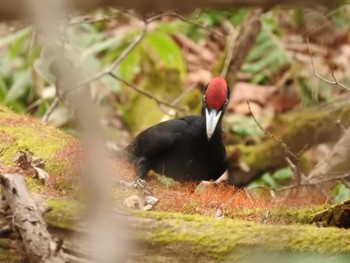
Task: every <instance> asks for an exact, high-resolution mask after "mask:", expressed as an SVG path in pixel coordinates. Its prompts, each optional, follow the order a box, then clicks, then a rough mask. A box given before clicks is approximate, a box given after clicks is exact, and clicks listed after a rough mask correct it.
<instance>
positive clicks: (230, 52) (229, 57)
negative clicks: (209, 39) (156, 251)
mask: <svg viewBox="0 0 350 263" xmlns="http://www.w3.org/2000/svg"><path fill="white" fill-rule="evenodd" d="M240 30H241V27H240V26H237V27H236V28H234V29H233V32H232V34H231V37H230V39H229V40H228V41H229V43H230V46H229V48H228V52H227V57H226V60H225V65H224V67H223V69H222V72H221V77H223V78H226V75H227V71H228V68H229V66H230V63H231V60H232V57H233V50H234V48H235V45H236V42H237V37H238V33H239V32H240Z"/></svg>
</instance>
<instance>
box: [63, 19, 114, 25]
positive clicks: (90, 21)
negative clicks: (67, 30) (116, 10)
mask: <svg viewBox="0 0 350 263" xmlns="http://www.w3.org/2000/svg"><path fill="white" fill-rule="evenodd" d="M113 18H114V17H103V18H96V19H93V18H88V17H85V18H83V19H82V20H80V21H74V22H70V23H69V25H68V26H69V27H71V26H77V25H81V24H85V23H89V24H93V23H98V22H104V21H106V22H110V21H111V20H112V19H113Z"/></svg>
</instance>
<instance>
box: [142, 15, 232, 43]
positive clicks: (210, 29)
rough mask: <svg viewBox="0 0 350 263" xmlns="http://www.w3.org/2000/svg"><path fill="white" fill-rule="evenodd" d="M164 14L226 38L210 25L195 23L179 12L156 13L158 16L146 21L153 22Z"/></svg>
mask: <svg viewBox="0 0 350 263" xmlns="http://www.w3.org/2000/svg"><path fill="white" fill-rule="evenodd" d="M164 16H173V17H176V18H178V19H180V20H181V21H183V22H185V23H187V24H190V25H193V26H196V27H198V28H201V29H204V30H206V31H208V32H210V33H212V34H213V35H216V36H218V37H222V38H226V36H225V35H223V34H221V33H220V32H218V31H217V30H215V29H212V28H210V27H208V26H206V25H202V24H198V23H195V22H193V21H191V20H188V19H186V18H184V17H183V16H181V15H179V14H178V13H175V12H171V13H163V14H159V15H156V16H153V17H151V18H149V19H147V20H146V21H147V22H148V23H150V22H153V21H155V20H157V19H159V18H161V17H164Z"/></svg>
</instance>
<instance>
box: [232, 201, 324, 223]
mask: <svg viewBox="0 0 350 263" xmlns="http://www.w3.org/2000/svg"><path fill="white" fill-rule="evenodd" d="M327 207H328V206H325V205H323V206H313V207H304V208H293V207H276V208H271V209H266V208H245V209H237V210H235V211H234V212H232V213H228V214H227V216H228V217H230V218H235V219H244V220H246V219H247V218H253V219H255V220H256V219H261V221H265V222H266V223H268V224H275V223H278V224H312V222H313V218H314V216H315V215H316V214H318V213H319V212H320V211H323V210H324V209H325V208H327Z"/></svg>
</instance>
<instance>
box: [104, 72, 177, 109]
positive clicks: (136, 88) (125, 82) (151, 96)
mask: <svg viewBox="0 0 350 263" xmlns="http://www.w3.org/2000/svg"><path fill="white" fill-rule="evenodd" d="M109 75H110V76H111V77H112V78H114V79H116V80H118V81H120V82H122V83H123V84H125V85H127V86H129V87H130V88H132V89H133V90H135V91H136V92H138V93H140V94H142V95H144V96H146V97H147V98H150V99H152V100H154V101H155V102H157V104H158V105H164V106H167V107H169V108H173V109H176V110H179V111H183V110H184V109H182V108H179V107H176V106H175V105H173V103H169V102H166V101H164V100H161V99H159V98H157V97H155V96H154V95H153V94H152V93H150V92H148V91H145V90H143V89H140V88H139V87H137V86H136V85H134V84H132V83H130V82H128V81H126V80H125V79H122V78H120V77H118V76H117V75H115V74H114V73H112V72H110V73H109Z"/></svg>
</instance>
